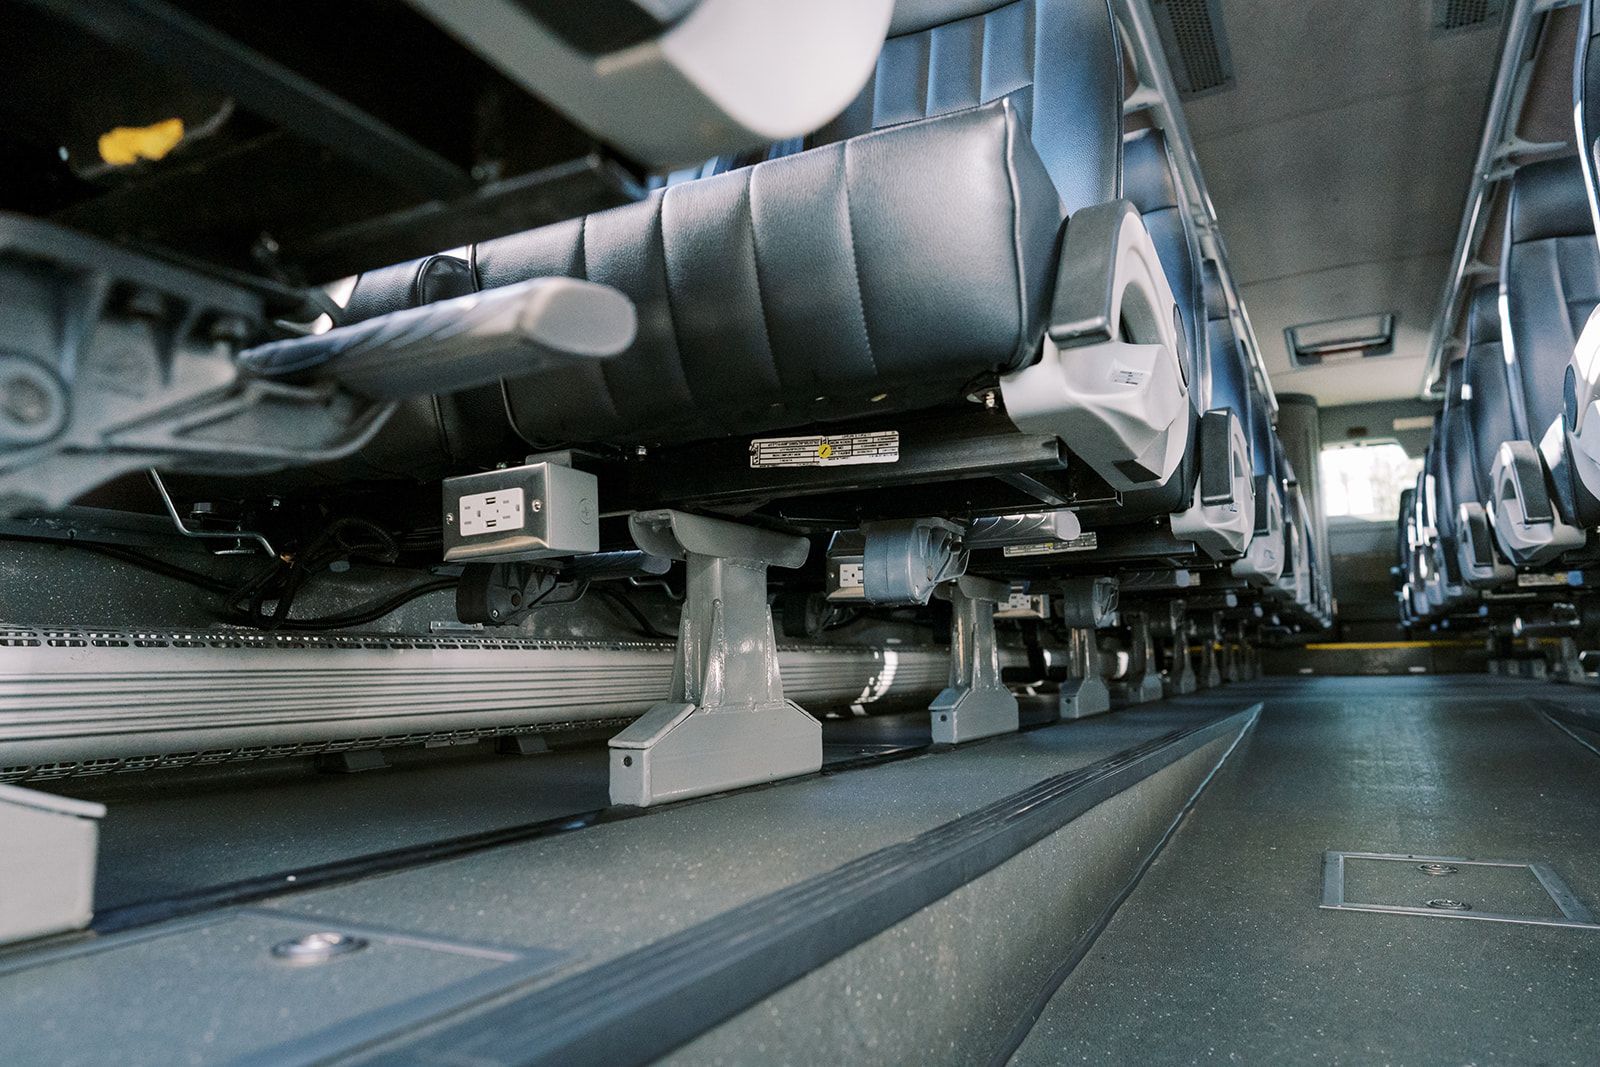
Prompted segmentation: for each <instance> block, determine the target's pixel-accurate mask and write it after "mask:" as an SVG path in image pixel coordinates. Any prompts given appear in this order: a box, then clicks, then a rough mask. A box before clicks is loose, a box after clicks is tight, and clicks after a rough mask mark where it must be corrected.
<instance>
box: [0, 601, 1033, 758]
mask: <svg viewBox="0 0 1600 1067" xmlns="http://www.w3.org/2000/svg"><path fill="white" fill-rule="evenodd" d="M672 652H673V646H672V645H670V644H665V643H652V642H612V643H601V642H557V641H544V640H524V639H518V638H514V637H494V636H484V637H481V638H466V637H430V638H413V637H405V636H401V635H396V634H369V635H359V634H357V635H345V634H341V635H337V636H310V635H301V634H294V635H274V634H262V633H251V632H245V631H238V632H203V633H202V632H187V633H177V632H159V633H158V632H137V633H135V632H124V631H109V630H104V631H89V630H82V631H79V630H20V629H11V630H4V629H0V781H20V780H25V779H32V778H51V777H61V776H64V775H72V774H86V773H87V774H100V773H108V772H113V771H117V772H120V771H130V770H142V769H147V768H154V767H172V766H183V765H188V764H196V763H201V764H204V763H222V762H231V761H236V760H250V759H259V758H264V757H275V756H298V755H310V754H315V753H319V752H332V751H347V750H350V749H360V748H379V747H392V746H395V745H402V744H414V743H424V742H430V741H432V742H437V741H452V740H455V741H460V740H467V739H469V738H471V737H493V736H502V735H507V734H517V733H530V732H548V731H558V730H571V729H575V728H585V729H589V728H597V727H606V726H621V725H623V724H624V723H626V722H628V721H630V720H632V719H635V718H637V717H638V716H639V715H641V714H643V713H644V711H645V710H646V709H647V708H648V707H649V706H650V705H651V704H652V703H653V702H655V701H656V700H658V699H659V698H660V695H661V694H662V693H664V692H666V690H667V686H668V684H669V682H670V681H671V675H672ZM1022 658H1023V657H1022V654H1021V653H1020V652H1013V653H1008V656H1007V659H1006V663H1008V664H1010V663H1020V662H1022ZM778 661H779V666H780V669H781V670H782V672H783V679H784V685H785V686H786V687H787V689H788V690H789V691H790V692H791V693H793V694H794V697H795V699H797V700H803V701H805V703H806V704H808V705H813V706H816V707H830V706H831V707H842V706H848V705H862V706H867V705H872V704H875V703H879V702H882V701H888V700H892V699H893V700H897V699H900V698H905V699H908V700H910V699H921V700H926V699H928V698H931V697H932V696H933V694H935V693H937V692H938V691H939V690H940V689H941V688H942V687H943V686H944V684H945V681H946V678H947V675H948V673H949V654H948V652H947V651H946V650H945V649H942V648H937V647H931V646H929V647H915V648H912V647H894V646H885V647H881V648H880V647H864V646H863V647H849V646H838V647H821V646H811V647H796V646H791V645H785V646H781V647H780V648H779V651H778Z"/></svg>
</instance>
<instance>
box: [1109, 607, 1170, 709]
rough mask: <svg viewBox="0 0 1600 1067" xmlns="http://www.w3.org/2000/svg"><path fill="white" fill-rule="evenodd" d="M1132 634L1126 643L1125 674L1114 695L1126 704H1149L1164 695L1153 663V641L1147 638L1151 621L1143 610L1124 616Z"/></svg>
mask: <svg viewBox="0 0 1600 1067" xmlns="http://www.w3.org/2000/svg"><path fill="white" fill-rule="evenodd" d="M1126 619H1127V623H1128V628H1129V629H1130V630H1131V631H1132V632H1133V633H1132V638H1131V640H1130V641H1129V643H1128V673H1127V675H1126V676H1125V677H1124V678H1123V679H1122V681H1121V683H1120V684H1119V685H1118V686H1117V690H1118V692H1117V695H1118V696H1120V697H1121V698H1122V699H1123V700H1124V701H1126V702H1127V703H1129V704H1148V703H1149V702H1150V701H1152V700H1160V699H1161V697H1162V693H1163V687H1162V684H1161V672H1160V670H1158V669H1157V664H1156V645H1155V640H1154V638H1152V637H1151V636H1150V618H1149V616H1147V615H1146V614H1145V613H1144V612H1142V611H1135V612H1129V613H1127V615H1126Z"/></svg>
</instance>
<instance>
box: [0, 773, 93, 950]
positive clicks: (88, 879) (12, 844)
mask: <svg viewBox="0 0 1600 1067" xmlns="http://www.w3.org/2000/svg"><path fill="white" fill-rule="evenodd" d="M105 813H106V809H105V805H103V804H97V803H95V802H93V801H89V800H74V799H70V798H68V797H58V796H54V795H52V794H49V793H38V792H35V791H33V790H31V789H23V788H21V787H19V786H14V785H0V854H3V855H4V856H5V857H6V877H5V879H4V881H3V882H0V945H5V944H10V943H11V942H13V941H24V940H27V939H28V938H33V937H42V936H43V935H45V934H54V933H59V932H61V931H63V930H76V929H80V928H82V927H84V926H87V925H89V919H90V918H91V916H92V915H93V912H94V867H95V854H96V851H97V849H98V841H99V827H98V826H97V823H98V821H99V820H100V819H101V818H103V817H104V816H105Z"/></svg>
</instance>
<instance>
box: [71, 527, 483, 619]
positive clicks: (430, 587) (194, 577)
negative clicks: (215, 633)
mask: <svg viewBox="0 0 1600 1067" xmlns="http://www.w3.org/2000/svg"><path fill="white" fill-rule="evenodd" d="M68 543H69V544H70V545H71V546H72V547H74V548H80V549H83V550H84V551H86V552H93V553H95V554H96V555H101V556H106V557H108V558H110V559H115V560H120V561H121V562H123V563H128V564H131V565H132V566H135V567H139V568H140V569H142V570H146V571H149V572H150V573H152V574H159V575H161V576H162V577H164V578H172V579H174V580H175V581H180V582H184V583H186V584H188V585H192V586H194V587H195V588H197V589H203V590H205V591H206V592H208V593H212V594H214V595H216V596H220V597H226V598H227V600H228V606H229V608H230V609H232V610H231V611H230V613H229V614H227V615H226V616H225V619H226V621H229V622H236V623H243V624H245V625H248V626H254V627H257V628H260V626H261V622H260V620H259V619H257V618H252V617H251V616H250V615H249V614H248V613H247V612H241V611H238V610H237V609H233V605H234V604H235V603H236V602H237V601H238V599H239V595H240V594H241V592H242V590H241V588H240V587H239V586H235V585H233V584H231V583H228V582H223V581H219V580H218V579H216V578H212V577H210V576H209V575H205V574H201V573H200V572H199V571H194V570H190V569H188V568H187V567H180V566H178V565H176V564H173V563H167V562H165V561H163V560H159V559H156V558H155V557H153V556H147V555H145V554H144V553H142V552H134V551H132V550H130V549H126V548H122V547H120V546H118V545H102V544H90V543H88V542H86V541H71V542H68ZM458 581H459V579H456V578H440V579H437V580H435V581H431V582H423V583H422V584H421V585H416V586H412V587H411V588H410V589H406V590H403V591H401V592H399V593H396V594H394V595H393V596H390V597H388V598H386V599H384V600H381V601H379V602H377V603H375V604H369V605H367V606H366V607H361V608H353V609H351V610H350V611H346V612H339V613H336V614H334V615H327V616H323V617H322V618H314V619H286V620H283V621H281V622H280V623H279V626H280V628H282V629H288V630H323V629H339V628H342V627H348V626H360V625H361V624H362V623H368V622H372V621H374V620H375V619H381V618H383V616H385V615H387V614H389V612H391V611H394V610H396V609H397V608H401V607H404V606H405V605H406V604H409V603H411V602H412V601H413V600H416V599H417V598H418V597H423V596H427V595H428V594H429V593H436V592H438V591H440V590H441V589H451V588H454V587H455V585H456V583H457V582H458ZM260 582H261V579H259V578H257V579H253V580H252V581H251V582H250V583H247V585H246V586H245V587H244V588H250V586H252V585H256V584H258V583H260Z"/></svg>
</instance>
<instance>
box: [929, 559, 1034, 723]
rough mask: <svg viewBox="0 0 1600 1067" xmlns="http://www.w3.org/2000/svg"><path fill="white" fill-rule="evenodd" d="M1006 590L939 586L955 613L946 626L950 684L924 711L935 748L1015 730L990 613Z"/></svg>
mask: <svg viewBox="0 0 1600 1067" xmlns="http://www.w3.org/2000/svg"><path fill="white" fill-rule="evenodd" d="M1010 591H1011V587H1010V586H1008V585H1006V584H1005V583H1004V582H995V581H990V580H988V579H983V578H973V577H962V578H957V579H955V580H954V581H951V582H946V583H945V584H943V585H942V586H940V587H939V595H940V596H943V597H946V598H947V599H949V601H950V604H951V607H952V608H953V609H954V610H953V612H952V618H951V623H950V684H949V686H947V687H946V688H945V689H944V691H943V692H941V693H940V694H939V695H938V696H937V697H935V698H934V700H933V704H932V705H930V706H929V709H928V710H929V712H930V714H931V715H932V719H933V740H934V743H936V744H946V745H959V744H961V743H963V742H966V741H975V740H977V739H978V738H980V737H993V736H994V735H995V734H1004V733H1012V732H1014V731H1015V730H1016V729H1017V725H1018V713H1017V698H1016V697H1015V696H1014V695H1012V693H1011V690H1009V689H1007V688H1006V687H1005V684H1004V683H1003V682H1001V680H1000V649H999V646H998V645H997V644H996V642H995V636H994V608H995V604H996V603H997V602H999V601H1002V600H1004V599H1006V597H1007V596H1008V595H1009V593H1010Z"/></svg>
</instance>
